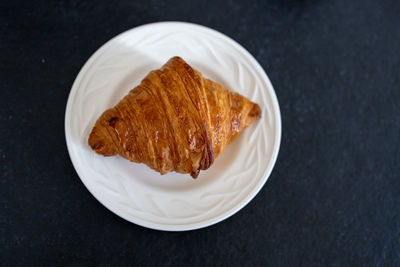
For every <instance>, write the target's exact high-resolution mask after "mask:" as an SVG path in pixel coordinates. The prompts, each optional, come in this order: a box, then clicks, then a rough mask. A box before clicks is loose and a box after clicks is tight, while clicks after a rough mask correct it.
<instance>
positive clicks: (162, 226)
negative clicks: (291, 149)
mask: <svg viewBox="0 0 400 267" xmlns="http://www.w3.org/2000/svg"><path fill="white" fill-rule="evenodd" d="M161 24H163V25H167V26H177V25H180V26H186V27H187V26H189V27H193V28H197V29H200V30H203V31H208V32H210V33H212V34H217V35H219V37H221V38H222V39H224V41H227V42H229V43H230V44H231V45H233V46H234V47H235V48H236V49H238V50H239V51H240V52H241V53H243V54H244V55H245V56H246V57H247V58H248V59H249V60H250V62H251V63H252V64H253V65H254V67H255V68H256V69H257V70H258V71H259V73H260V74H261V78H262V80H264V81H265V82H266V83H267V86H268V87H270V89H271V90H269V91H270V92H269V94H270V96H271V103H272V109H273V110H274V111H275V118H274V119H275V121H276V125H275V126H276V127H275V136H276V140H275V142H274V143H273V151H272V153H271V157H270V163H269V166H268V167H267V169H266V172H265V174H264V176H263V177H261V178H260V180H262V182H261V183H259V184H256V186H255V187H254V188H253V190H252V191H251V192H250V193H249V194H248V195H247V196H246V197H244V198H243V200H242V201H240V202H239V203H238V204H237V205H236V206H234V207H233V208H231V209H229V210H227V211H226V212H224V213H221V214H220V215H219V216H214V217H212V218H210V219H206V220H203V221H200V222H197V223H190V224H182V225H171V224H166V223H153V222H150V221H145V220H143V219H141V218H137V217H135V221H133V220H132V219H131V218H128V217H127V216H125V215H124V214H123V213H121V212H119V211H117V210H115V209H114V208H113V207H112V206H108V205H107V204H106V201H104V200H103V201H102V200H100V199H99V197H97V196H96V194H94V193H93V192H92V189H91V188H90V186H88V184H87V183H86V182H85V179H83V178H82V177H81V174H80V173H79V171H78V169H79V168H78V165H77V162H76V159H74V158H73V157H72V156H71V155H72V151H71V149H72V148H70V147H71V146H72V144H70V142H71V141H70V140H69V139H70V138H71V137H70V136H68V134H67V124H68V122H69V119H68V117H67V116H68V114H70V113H71V105H72V100H71V99H72V97H71V96H72V94H73V93H75V91H76V90H77V86H78V84H79V82H80V80H81V79H82V77H83V75H84V73H86V71H87V69H88V67H90V65H91V64H92V62H93V61H94V60H95V59H96V58H97V57H98V56H99V55H100V53H101V52H102V51H103V50H105V49H106V48H107V47H108V46H109V45H110V44H112V43H113V41H114V40H115V39H117V38H120V37H121V36H123V35H125V34H128V33H130V32H133V31H137V30H142V29H143V28H150V27H154V26H158V25H161ZM64 132H65V140H66V145H67V150H68V154H69V157H70V159H71V162H72V165H73V167H74V169H75V172H76V173H77V174H78V177H79V178H80V180H81V181H82V183H83V184H84V185H85V187H86V189H87V190H88V191H89V192H90V194H91V195H92V196H93V197H94V198H95V199H96V200H97V201H98V202H100V203H101V204H102V205H103V206H104V207H105V208H107V209H108V210H110V211H111V212H113V213H114V214H116V215H118V216H119V217H121V218H123V219H124V220H126V221H128V222H131V223H134V224H136V225H139V226H142V227H145V228H150V229H154V230H160V231H171V232H178V231H190V230H196V229H200V228H205V227H208V226H211V225H214V224H217V223H219V222H221V221H223V220H225V219H227V218H229V217H231V216H232V215H234V214H236V213H237V212H238V211H240V210H241V209H243V208H244V207H245V206H246V205H247V204H248V203H249V202H250V201H251V200H252V199H254V197H255V196H256V195H257V194H258V193H259V192H260V191H261V189H262V188H263V187H264V185H265V183H266V182H267V180H268V178H269V177H270V175H271V173H272V170H273V168H274V166H275V164H276V160H277V158H278V154H279V150H280V145H281V138H282V121H281V112H280V107H279V102H278V98H277V96H276V92H275V89H274V87H273V86H272V83H271V81H270V79H269V77H268V75H267V74H266V72H265V71H264V69H263V68H262V67H261V65H260V64H259V63H258V61H257V60H256V59H255V58H254V57H253V55H251V54H250V52H248V51H247V50H246V49H245V48H244V47H243V46H242V45H240V44H239V43H238V42H236V41H235V40H233V39H232V38H230V37H229V36H227V35H225V34H224V33H221V32H219V31H217V30H214V29H212V28H209V27H206V26H203V25H200V24H195V23H190V22H182V21H160V22H153V23H147V24H143V25H140V26H137V27H134V28H131V29H128V30H126V31H123V32H121V33H119V34H117V35H116V36H114V37H112V38H111V39H110V40H108V41H107V42H105V43H104V44H103V45H101V46H100V47H99V48H98V49H97V50H96V51H95V52H94V53H93V54H92V55H91V56H90V57H89V58H88V59H87V60H86V62H85V63H84V65H83V66H82V67H81V69H80V70H79V73H78V75H77V76H76V78H75V80H74V82H73V84H72V87H71V89H70V92H69V94H68V100H67V105H66V108H65V116H64Z"/></svg>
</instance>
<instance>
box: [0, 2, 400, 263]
mask: <svg viewBox="0 0 400 267" xmlns="http://www.w3.org/2000/svg"><path fill="white" fill-rule="evenodd" d="M167 20H178V21H188V22H194V23H198V24H202V25H205V26H208V27H211V28H214V29H216V30H218V31H220V32H223V33H225V34H227V35H228V36H230V37H231V38H233V39H234V40H236V41H237V42H239V43H240V44H242V45H243V46H244V47H245V48H246V49H248V51H249V52H250V53H251V54H253V55H254V57H255V58H256V59H257V60H258V61H259V62H260V64H261V65H262V67H263V68H264V69H265V71H266V72H267V74H268V76H269V78H270V79H271V81H272V84H273V85H274V87H275V91H276V94H277V96H278V100H279V103H280V107H281V113H282V130H283V132H282V143H281V149H280V153H279V156H278V160H277V163H276V166H275V168H274V170H273V172H272V174H271V176H270V178H269V180H268V182H267V183H266V185H265V186H264V188H263V189H262V190H261V191H260V193H259V194H258V195H257V196H256V197H255V199H254V200H253V201H251V203H249V204H248V205H247V206H246V207H245V208H244V209H243V210H241V211H240V212H238V213H237V214H236V215H234V216H232V217H231V218H229V219H227V220H226V221H223V222H221V223H218V224H216V225H214V226H211V227H208V228H205V229H201V230H196V231H190V232H176V233H170V232H160V231H154V230H149V229H145V228H142V227H139V226H136V225H134V224H132V223H129V222H127V221H125V220H123V219H121V218H119V217H118V216H116V215H114V214H113V213H111V212H110V211H108V210H107V209H106V208H104V207H103V206H102V205H101V204H100V203H99V202H97V201H96V200H95V199H94V197H92V196H91V194H90V193H89V192H88V191H87V189H86V188H85V186H84V185H83V184H82V182H81V181H80V179H79V177H78V176H77V174H76V172H75V170H74V168H73V166H72V164H71V161H70V159H69V156H68V153H67V149H66V144H65V137H64V112H65V106H66V102H67V98H68V93H69V91H70V88H71V86H72V83H73V81H74V79H75V77H76V75H77V74H78V72H79V70H80V68H81V67H82V66H83V64H84V63H85V62H86V60H87V59H88V58H89V57H90V56H91V55H92V53H94V52H95V51H96V49H98V48H99V47H100V46H101V45H102V44H104V43H105V42H106V41H107V40H109V39H110V38H112V37H113V36H115V35H117V34H119V33H121V32H123V31H125V30H128V29H130V28H132V27H135V26H138V25H142V24H145V23H150V22H155V21H167ZM399 52H400V1H378V0H377V1H373V0H367V1H366V0H358V1H348V0H338V1H323V0H315V1H259V2H252V1H248V2H247V3H246V2H245V1H242V2H239V1H216V0H213V1H210V2H209V3H207V2H205V1H171V2H169V3H167V1H160V0H154V1H149V0H147V1H146V0H144V1H119V2H113V1H92V2H90V3H89V2H81V1H65V2H63V1H60V2H52V1H26V2H21V3H17V2H16V1H1V2H0V88H1V95H0V101H1V102H0V103H1V107H0V124H1V126H0V174H1V180H0V181H1V185H0V259H1V260H0V264H1V265H5V266H11V265H14V264H25V265H31V266H32V265H48V264H49V265H59V264H62V265H65V264H74V265H91V264H100V265H105V264H115V265H136V266H153V265H166V266H184V265H187V264H190V265H195V266H202V265H204V264H206V265H223V266H233V265H240V266H245V265H248V266H253V265H265V264H268V265H273V266H276V265H284V266H297V265H307V266H310V265H311V266H313V265H325V264H332V265H350V264H356V265H361V264H363V265H395V264H397V265H399V264H400V177H399V176H400V141H399V139H400V106H399V104H400V88H399V83H400V54H399Z"/></svg>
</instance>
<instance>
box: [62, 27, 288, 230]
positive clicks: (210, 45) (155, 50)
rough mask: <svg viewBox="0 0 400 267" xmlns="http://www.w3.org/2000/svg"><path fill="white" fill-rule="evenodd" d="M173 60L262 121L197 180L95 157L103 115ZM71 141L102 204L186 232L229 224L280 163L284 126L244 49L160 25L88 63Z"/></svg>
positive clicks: (74, 92)
mask: <svg viewBox="0 0 400 267" xmlns="http://www.w3.org/2000/svg"><path fill="white" fill-rule="evenodd" d="M173 56H180V57H182V58H183V59H185V60H186V61H187V62H188V63H189V64H190V65H191V66H192V67H194V68H195V69H197V70H199V71H200V72H202V73H203V75H204V76H205V77H207V78H211V79H212V80H214V81H216V82H218V83H220V84H221V85H223V86H225V87H226V88H230V89H231V90H234V91H237V92H239V93H240V94H242V95H244V96H246V97H248V98H250V99H251V100H252V101H255V102H257V103H258V104H259V105H260V107H261V109H262V118H261V120H259V121H256V122H255V123H253V124H252V125H251V126H250V127H249V128H248V129H246V130H245V131H244V132H243V133H242V134H241V135H239V136H238V138H237V139H236V140H235V141H234V142H233V143H231V144H230V145H229V146H227V147H226V149H225V151H224V152H223V153H222V154H221V155H220V156H219V157H218V158H217V159H216V161H215V162H214V164H213V165H212V166H211V168H209V169H208V170H206V171H201V172H200V175H199V177H198V178H197V179H196V180H194V179H192V178H191V177H190V175H184V174H178V173H169V174H167V175H164V176H161V175H160V174H159V173H157V172H155V171H153V170H151V169H150V168H148V167H147V166H146V165H144V164H135V163H131V162H129V161H128V160H125V159H123V158H121V157H119V156H114V157H103V156H100V155H97V154H95V153H94V152H93V151H92V150H91V149H90V147H89V146H88V145H87V140H88V136H89V132H90V131H91V129H92V127H93V125H94V123H95V121H96V119H97V118H98V117H99V116H100V114H101V113H102V112H103V111H104V110H106V109H107V108H110V107H112V106H114V105H115V104H117V103H118V101H119V100H120V99H121V98H122V97H123V96H124V95H125V94H126V93H127V92H128V91H129V90H130V89H132V88H133V87H135V86H136V85H138V84H139V83H140V81H141V79H142V78H144V77H145V76H146V74H147V73H148V72H149V71H150V70H153V69H158V68H159V67H161V65H162V64H163V63H165V62H166V61H167V60H168V59H169V58H171V57H173ZM65 135H66V140H67V146H68V151H69V154H70V157H71V160H72V163H73V165H74V167H75V169H76V171H77V173H78V175H79V177H80V178H81V179H82V182H83V183H84V184H85V186H86V187H87V188H88V190H89V191H90V192H91V193H92V194H93V195H94V196H95V197H96V198H97V199H98V200H99V201H100V202H101V203H102V204H103V205H104V206H106V207H107V208H108V209H110V210H111V211H113V212H114V213H115V214H117V215H119V216H121V217H122V218H124V219H126V220H128V221H130V222H133V223H135V224H139V225H142V226H145V227H149V228H153V229H159V230H170V231H182V230H191V229H197V228H201V227H205V226H209V225H211V224H214V223H217V222H219V221H221V220H224V219H226V218H227V217H229V216H231V215H232V214H234V213H236V212H237V211H238V210H240V209H241V208H243V207H244V206H245V205H246V204H247V203H248V202H249V201H250V200H251V199H252V198H253V197H254V196H255V195H256V194H257V192H258V191H259V190H260V189H261V188H262V186H263V185H264V183H265V182H266V180H267V179H268V176H269V175H270V173H271V171H272V168H273V166H274V164H275V160H276V157H277V155H278V150H279V145H280V138H281V118H280V111H279V105H278V101H277V99H276V96H275V92H274V89H273V88H272V85H271V83H270V81H269V79H268V77H267V75H266V74H265V72H264V71H263V69H262V68H261V67H260V65H259V64H258V63H257V61H256V60H255V59H254V58H253V57H252V56H251V55H250V54H249V53H248V52H247V51H246V50H245V49H244V48H243V47H241V46H240V45H239V44H238V43H236V42H235V41H233V40H232V39H230V38H228V37H227V36H225V35H223V34H221V33H219V32H217V31H215V30H212V29H209V28H206V27H203V26H199V25H195V24H189V23H183V22H160V23H152V24H148V25H144V26H141V27H137V28H134V29H132V30H129V31H126V32H124V33H122V34H120V35H118V36H117V37H115V38H113V39H112V40H110V41H109V42H107V43H106V44H105V45H103V46H102V47H101V48H100V49H99V50H98V51H96V53H94V55H92V57H91V58H90V59H89V60H88V61H87V62H86V64H85V65H84V66H83V68H82V70H81V71H80V73H79V75H78V77H77V78H76V80H75V82H74V84H73V86H72V89H71V92H70V95H69V98H68V103H67V109H66V113H65Z"/></svg>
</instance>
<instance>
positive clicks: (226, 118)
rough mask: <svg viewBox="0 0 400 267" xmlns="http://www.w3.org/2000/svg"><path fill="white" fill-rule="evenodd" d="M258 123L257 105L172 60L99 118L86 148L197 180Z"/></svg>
mask: <svg viewBox="0 0 400 267" xmlns="http://www.w3.org/2000/svg"><path fill="white" fill-rule="evenodd" d="M260 117H261V110H260V107H259V106H258V105H257V104H256V103H253V102H251V101H250V100H248V99H247V98H245V97H244V96H241V95H239V94H238V93H235V92H232V91H230V90H227V89H225V88H224V87H222V86H221V85H219V84H218V83H216V82H213V81H211V80H208V79H206V78H204V77H203V76H202V74H201V73H200V72H198V71H196V70H194V69H193V68H192V67H190V66H189V65H188V64H187V63H186V62H185V61H184V60H183V59H181V58H179V57H173V58H171V59H170V60H169V61H168V62H167V63H165V64H164V65H163V66H162V67H161V68H160V69H158V70H154V71H151V72H150V73H149V74H148V75H147V76H146V77H145V78H144V79H143V80H142V82H141V83H140V85H138V86H137V87H135V88H134V89H132V90H131V91H130V92H129V93H128V94H127V95H126V96H125V97H124V98H123V99H122V100H121V101H120V102H119V103H118V104H117V105H116V106H115V107H113V108H110V109H108V110H106V111H105V112H104V113H103V114H102V115H101V116H100V117H99V118H98V120H97V121H96V124H95V126H94V127H93V129H92V132H91V133H90V136H89V140H88V143H89V146H90V147H91V148H92V149H93V150H94V151H95V152H96V153H98V154H102V155H104V156H112V155H116V154H119V155H121V156H122V157H124V158H126V159H128V160H130V161H132V162H137V163H145V164H146V165H148V166H149V167H150V168H152V169H154V170H156V171H158V172H160V173H161V174H166V173H168V172H171V171H176V172H179V173H188V174H190V175H191V176H192V177H193V178H196V177H197V176H198V175H199V172H200V170H206V169H208V168H209V167H210V166H211V165H212V164H213V162H214V160H215V158H217V157H218V155H219V154H220V153H221V152H222V151H223V150H224V148H225V146H226V145H228V144H229V143H231V142H232V141H233V140H234V139H235V137H236V136H237V135H238V134H240V133H241V132H242V131H243V130H244V129H245V128H246V127H247V126H249V125H250V124H251V123H252V122H253V121H255V120H256V119H258V118H260Z"/></svg>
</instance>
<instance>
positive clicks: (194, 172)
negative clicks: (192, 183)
mask: <svg viewBox="0 0 400 267" xmlns="http://www.w3.org/2000/svg"><path fill="white" fill-rule="evenodd" d="M199 173H200V169H197V170H196V171H192V172H191V173H190V176H192V177H193V179H196V178H197V177H198V176H199Z"/></svg>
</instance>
